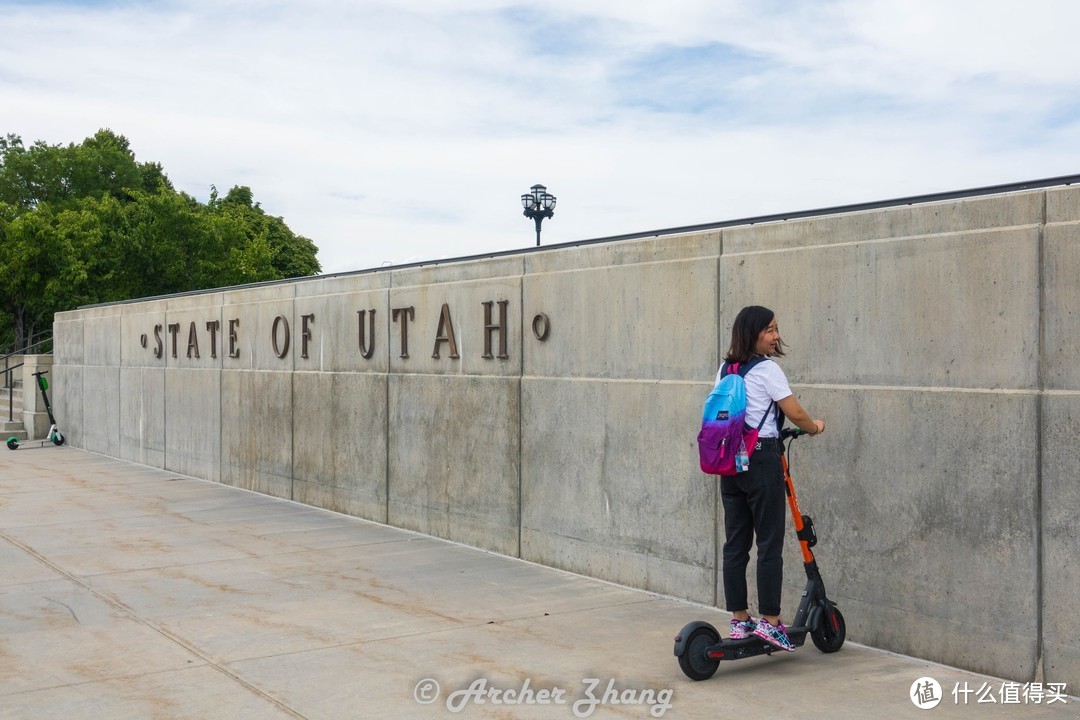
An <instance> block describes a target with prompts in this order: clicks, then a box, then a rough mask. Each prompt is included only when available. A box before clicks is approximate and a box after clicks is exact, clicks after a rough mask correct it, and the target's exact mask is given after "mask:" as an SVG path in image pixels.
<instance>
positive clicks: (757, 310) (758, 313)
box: [724, 305, 784, 363]
mask: <svg viewBox="0 0 1080 720" xmlns="http://www.w3.org/2000/svg"><path fill="white" fill-rule="evenodd" d="M775 317H776V313H774V312H773V311H772V310H770V309H769V308H764V307H761V306H760V305H748V306H747V307H744V308H743V309H742V310H740V311H739V314H738V315H736V316H735V322H734V324H732V326H731V347H730V348H728V352H727V355H725V356H724V362H728V363H744V362H747V361H749V360H750V358H752V357H754V355H756V354H757V352H756V351H755V347H756V346H757V339H758V336H759V335H761V332H762V331H763V330H764V329H765V328H767V327H769V323H771V322H772V321H773V318H775ZM772 357H784V343H783V342H781V341H780V340H777V341H776V351H775V352H774V353H773V354H772Z"/></svg>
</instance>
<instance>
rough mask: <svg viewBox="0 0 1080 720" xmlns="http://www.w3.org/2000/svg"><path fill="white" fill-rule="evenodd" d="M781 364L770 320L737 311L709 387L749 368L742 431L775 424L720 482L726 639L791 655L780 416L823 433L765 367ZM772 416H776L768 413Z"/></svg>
mask: <svg viewBox="0 0 1080 720" xmlns="http://www.w3.org/2000/svg"><path fill="white" fill-rule="evenodd" d="M783 356H784V344H783V342H782V341H781V340H780V331H779V330H778V328H777V323H776V316H775V314H774V313H773V311H772V310H769V309H768V308H763V307H760V306H758V305H751V306H749V307H744V308H743V309H742V310H740V311H739V314H738V315H737V316H736V317H735V323H734V325H733V326H732V328H731V347H730V348H729V349H728V352H727V355H726V356H725V357H724V361H725V364H724V365H722V366H721V367H720V370H719V371H718V372H717V374H716V382H717V383H719V382H720V379H721V378H722V377H723V376H724V375H725V374H727V370H728V364H734V363H740V364H743V363H749V362H753V363H754V365H753V367H751V368H750V371H749V372H747V373H746V376H745V378H744V380H745V383H746V424H747V426H749V427H752V428H753V427H758V425H759V424H760V423H761V421H762V418H763V416H764V415H765V414H766V413H770V414H771V413H774V412H775V416H776V422H775V423H773V422H768V421H767V420H766V422H765V423H764V425H762V426H761V431H760V433H759V435H758V437H759V442H758V445H757V449H756V450H755V451H754V453H753V454H752V455H751V456H750V468H749V470H747V471H746V472H743V473H739V474H737V475H731V476H726V477H721V478H720V496H721V499H722V500H723V503H724V531H725V535H726V540H725V542H724V565H723V577H724V595H725V596H726V600H727V609H728V611H729V612H730V613H731V614H732V620H731V637H732V638H734V639H738V638H745V637H749V636H750V635H754V636H756V637H759V638H761V639H762V640H764V641H766V642H768V643H770V644H772V645H774V646H776V647H778V648H781V649H783V650H789V651H794V650H795V646H794V645H793V644H792V643H791V640H790V639H789V638H788V636H787V628H786V627H784V624H783V623H782V622H781V621H780V593H781V588H782V585H783V573H784V558H783V549H784V529H785V524H786V521H785V518H786V517H787V515H786V511H785V508H784V503H785V492H784V471H783V466H782V465H781V463H780V456H781V455H782V454H783V452H784V445H783V442H782V441H781V440H780V428H781V427H782V426H783V424H784V417H785V416H786V417H787V418H788V419H789V420H791V422H792V423H793V424H795V425H796V426H797V427H799V428H800V429H802V430H805V431H806V432H807V433H808V434H810V435H817V434H818V433H820V432H822V431H823V430H824V429H825V422H824V421H823V420H814V419H811V418H810V415H809V414H808V413H807V412H806V410H804V409H803V407H802V406H801V405H800V404H799V401H798V400H796V399H795V396H794V395H793V394H792V392H791V388H790V387H789V386H788V381H787V376H786V375H784V371H783V370H781V369H780V366H779V365H777V364H776V362H774V361H773V360H772V358H774V357H783ZM774 408H775V409H774ZM755 535H756V536H757V586H758V612H759V614H760V615H761V619H760V620H756V621H755V620H754V619H753V617H751V616H750V613H749V612H748V610H747V608H748V607H749V604H748V602H747V589H746V567H747V565H748V564H749V562H750V547H751V545H753V542H754V537H755Z"/></svg>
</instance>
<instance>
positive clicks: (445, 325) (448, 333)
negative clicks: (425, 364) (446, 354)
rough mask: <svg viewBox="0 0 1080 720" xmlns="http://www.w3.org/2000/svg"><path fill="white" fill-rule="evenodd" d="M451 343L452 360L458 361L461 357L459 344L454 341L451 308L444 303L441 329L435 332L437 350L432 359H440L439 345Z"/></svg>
mask: <svg viewBox="0 0 1080 720" xmlns="http://www.w3.org/2000/svg"><path fill="white" fill-rule="evenodd" d="M441 342H446V343H450V359H451V360H457V359H458V358H459V357H461V356H460V355H458V351H457V342H456V341H455V340H454V323H453V322H452V321H451V320H450V306H449V305H447V304H446V303H443V306H442V312H441V313H440V314H439V327H438V329H437V330H436V331H435V350H434V351H433V352H432V353H431V357H433V358H435V359H436V360H438V359H439V343H441Z"/></svg>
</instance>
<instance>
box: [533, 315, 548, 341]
mask: <svg viewBox="0 0 1080 720" xmlns="http://www.w3.org/2000/svg"><path fill="white" fill-rule="evenodd" d="M532 328H533V335H535V336H536V339H537V340H539V341H540V342H544V341H545V340H547V338H548V333H549V332H551V322H550V321H549V320H548V316H547V315H545V314H544V313H540V314H539V315H537V316H536V317H534V318H533V321H532Z"/></svg>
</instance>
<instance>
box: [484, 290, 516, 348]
mask: <svg viewBox="0 0 1080 720" xmlns="http://www.w3.org/2000/svg"><path fill="white" fill-rule="evenodd" d="M494 304H495V303H494V302H492V301H490V300H489V301H488V302H486V303H484V354H483V355H481V356H480V357H482V358H484V359H485V360H491V359H492V355H491V333H493V332H498V333H499V356H498V357H499V359H500V360H506V359H507V358H509V357H510V355H509V354H507V351H506V306H507V305H509V304H510V301H509V300H500V301H499V322H498V323H496V324H494V325H492V324H491V306H492V305H494Z"/></svg>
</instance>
